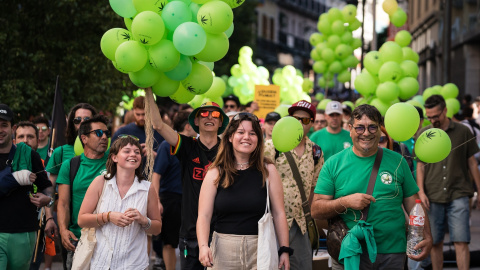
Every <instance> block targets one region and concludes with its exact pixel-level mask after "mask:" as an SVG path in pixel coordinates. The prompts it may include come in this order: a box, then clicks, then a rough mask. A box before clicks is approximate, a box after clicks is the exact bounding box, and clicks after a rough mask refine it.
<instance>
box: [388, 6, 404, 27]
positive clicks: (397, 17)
mask: <svg viewBox="0 0 480 270" xmlns="http://www.w3.org/2000/svg"><path fill="white" fill-rule="evenodd" d="M390 21H391V22H392V24H393V25H395V26H396V27H402V26H403V25H404V24H405V22H407V13H405V11H403V9H401V8H398V9H397V11H395V12H394V13H393V14H392V16H390Z"/></svg>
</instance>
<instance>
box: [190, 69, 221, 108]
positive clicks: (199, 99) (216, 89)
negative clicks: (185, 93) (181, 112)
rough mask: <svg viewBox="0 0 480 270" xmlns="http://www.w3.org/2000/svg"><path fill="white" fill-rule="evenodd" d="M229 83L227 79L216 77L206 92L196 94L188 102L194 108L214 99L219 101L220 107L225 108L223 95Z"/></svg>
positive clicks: (216, 101)
mask: <svg viewBox="0 0 480 270" xmlns="http://www.w3.org/2000/svg"><path fill="white" fill-rule="evenodd" d="M226 88H227V85H226V84H225V81H224V80H223V79H222V78H220V77H214V78H213V83H212V86H210V89H208V91H207V92H206V93H205V94H201V95H196V96H195V97H194V98H193V99H192V100H191V101H190V102H188V104H189V105H190V106H192V107H193V108H194V109H196V108H198V107H200V105H202V104H203V103H205V102H208V101H212V102H215V103H217V104H218V105H219V106H220V107H222V108H223V99H222V95H223V93H224V92H225V90H226Z"/></svg>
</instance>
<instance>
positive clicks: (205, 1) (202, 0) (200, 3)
mask: <svg viewBox="0 0 480 270" xmlns="http://www.w3.org/2000/svg"><path fill="white" fill-rule="evenodd" d="M210 1H211V0H192V2H193V3H196V4H199V5H203V4H205V3H207V2H210ZM224 2H225V1H224Z"/></svg>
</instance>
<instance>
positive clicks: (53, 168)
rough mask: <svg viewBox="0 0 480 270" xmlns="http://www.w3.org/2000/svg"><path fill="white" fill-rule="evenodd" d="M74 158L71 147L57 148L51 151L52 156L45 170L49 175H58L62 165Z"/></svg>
mask: <svg viewBox="0 0 480 270" xmlns="http://www.w3.org/2000/svg"><path fill="white" fill-rule="evenodd" d="M74 156H75V150H73V145H69V144H65V145H62V146H59V147H57V148H55V150H53V153H52V156H51V157H50V159H49V160H48V164H47V167H46V168H45V170H46V171H47V172H49V173H51V174H59V171H60V166H62V163H63V162H65V161H67V160H69V159H71V158H73V157H74Z"/></svg>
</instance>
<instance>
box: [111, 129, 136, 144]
mask: <svg viewBox="0 0 480 270" xmlns="http://www.w3.org/2000/svg"><path fill="white" fill-rule="evenodd" d="M109 132H110V131H109ZM118 138H122V139H125V138H132V139H134V140H136V141H137V142H138V141H140V139H139V138H137V137H135V136H133V135H129V134H120V135H118Z"/></svg>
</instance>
